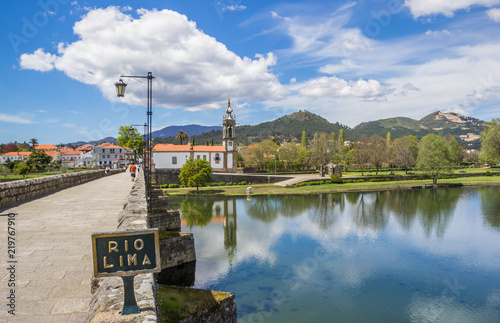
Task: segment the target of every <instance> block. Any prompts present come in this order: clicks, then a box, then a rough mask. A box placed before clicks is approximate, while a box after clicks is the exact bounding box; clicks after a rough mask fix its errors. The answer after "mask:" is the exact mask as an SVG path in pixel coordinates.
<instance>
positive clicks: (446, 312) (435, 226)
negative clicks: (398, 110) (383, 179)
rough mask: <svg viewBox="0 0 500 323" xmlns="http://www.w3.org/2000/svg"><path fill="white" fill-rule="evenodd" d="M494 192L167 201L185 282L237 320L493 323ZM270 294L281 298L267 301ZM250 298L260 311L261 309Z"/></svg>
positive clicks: (496, 276)
mask: <svg viewBox="0 0 500 323" xmlns="http://www.w3.org/2000/svg"><path fill="white" fill-rule="evenodd" d="M499 193H500V188H481V189H438V190H413V191H381V192H370V193H335V194H320V195H300V196H267V197H264V196H252V198H251V200H247V199H246V198H243V197H242V198H229V197H208V198H207V197H203V198H200V197H196V198H188V199H187V200H188V201H190V204H185V200H186V199H180V200H177V201H175V200H174V199H173V200H172V202H173V203H172V204H173V205H177V206H178V207H179V208H181V206H182V205H184V207H183V208H181V214H182V218H183V221H185V222H184V229H186V226H189V228H190V229H192V230H193V232H194V234H195V243H196V248H197V255H198V257H200V258H199V259H198V262H197V272H196V281H195V286H196V287H200V288H210V289H215V290H227V291H231V292H234V293H236V295H237V304H238V319H239V320H241V321H242V322H251V321H261V322H274V323H276V322H290V321H303V322H307V321H316V322H326V321H339V322H368V321H369V322H403V321H405V322H407V321H414V322H420V321H433V318H435V319H436V320H435V321H453V320H455V319H458V321H460V320H459V318H460V317H462V318H463V317H464V315H466V313H469V314H468V315H469V318H470V319H471V320H470V321H481V322H483V321H484V322H490V321H491V322H494V321H496V320H495V319H496V318H499V317H500V296H498V295H500V292H498V291H496V289H495V286H500V258H499V257H498V256H497V255H498V254H500V235H499V234H500V233H499V232H498V231H500V217H499V216H498V215H497V214H498V213H499V212H498V210H499V209H500V203H499V202H498V201H497V200H500V199H498V198H497V197H498V196H499ZM174 203H177V204H174ZM197 203H200V206H197V205H196V204H197ZM481 208H482V210H483V213H484V216H483V217H481V216H480V215H479V213H480V212H481ZM200 210H203V212H201V211H200ZM202 213H210V215H208V214H207V215H203V214H202ZM478 215H479V216H478ZM200 219H201V220H200ZM188 220H189V221H188ZM483 223H484V224H485V225H482V224H483ZM202 226H203V227H202ZM490 228H494V230H491V229H490ZM447 282H451V285H450V284H448V283H447ZM457 291H458V292H457ZM276 292H280V294H279V295H285V296H280V297H279V298H273V296H272V295H273V293H276ZM270 295H271V296H270ZM494 296H495V297H496V296H498V299H497V298H495V299H494V298H493V297H494ZM269 297H270V298H269ZM277 301H279V302H277ZM262 302H266V304H267V305H269V304H271V305H269V308H267V307H266V308H264V309H263V308H262V306H260V304H261V303H262ZM387 304H391V307H390V308H388V307H387ZM484 318H486V319H484ZM489 318H495V319H493V320H489ZM450 319H451V320H450ZM477 319H479V320H477Z"/></svg>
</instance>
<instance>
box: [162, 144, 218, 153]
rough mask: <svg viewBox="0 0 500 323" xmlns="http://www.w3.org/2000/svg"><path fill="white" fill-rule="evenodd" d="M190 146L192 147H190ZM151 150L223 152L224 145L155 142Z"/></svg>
mask: <svg viewBox="0 0 500 323" xmlns="http://www.w3.org/2000/svg"><path fill="white" fill-rule="evenodd" d="M191 148H192V149H191ZM153 151H157V152H160V151H195V152H205V151H206V152H225V151H226V149H225V148H224V146H201V145H200V146H196V145H195V146H193V145H191V144H187V145H174V144H157V145H156V146H154V148H153Z"/></svg>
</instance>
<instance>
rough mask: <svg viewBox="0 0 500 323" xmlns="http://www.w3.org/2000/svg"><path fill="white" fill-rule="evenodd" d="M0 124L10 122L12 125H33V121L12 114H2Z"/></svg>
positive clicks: (0, 114)
mask: <svg viewBox="0 0 500 323" xmlns="http://www.w3.org/2000/svg"><path fill="white" fill-rule="evenodd" d="M0 122H10V123H20V124H32V123H33V121H31V120H29V119H27V118H23V117H19V116H13V115H10V114H5V113H0Z"/></svg>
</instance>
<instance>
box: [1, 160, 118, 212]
mask: <svg viewBox="0 0 500 323" xmlns="http://www.w3.org/2000/svg"><path fill="white" fill-rule="evenodd" d="M121 172H123V170H122V169H112V170H111V174H117V173H121ZM103 176H105V173H104V170H89V171H83V172H78V173H67V174H60V175H52V176H45V177H38V178H28V179H22V180H18V181H12V182H6V183H0V209H3V208H6V207H8V206H11V205H14V204H19V203H23V202H26V201H28V200H31V199H33V198H36V197H40V196H42V195H45V194H49V193H53V192H55V191H57V190H60V189H63V188H68V187H71V186H75V185H78V184H82V183H85V182H88V181H91V180H94V179H97V178H101V177H103Z"/></svg>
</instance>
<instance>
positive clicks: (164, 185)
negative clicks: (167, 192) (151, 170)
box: [160, 184, 168, 188]
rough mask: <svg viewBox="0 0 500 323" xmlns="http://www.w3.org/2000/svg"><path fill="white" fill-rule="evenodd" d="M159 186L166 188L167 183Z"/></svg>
mask: <svg viewBox="0 0 500 323" xmlns="http://www.w3.org/2000/svg"><path fill="white" fill-rule="evenodd" d="M160 188H168V184H161V185H160Z"/></svg>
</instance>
